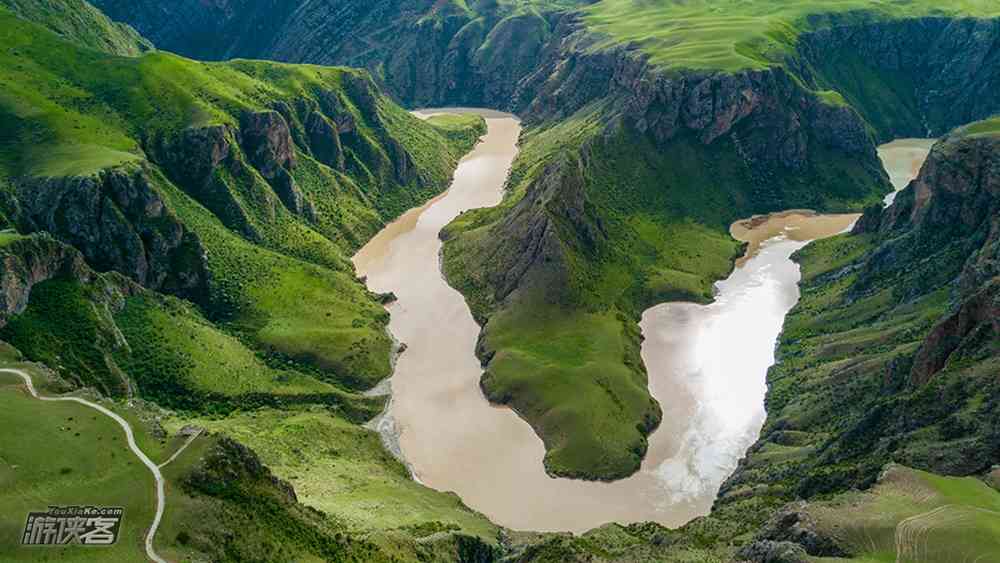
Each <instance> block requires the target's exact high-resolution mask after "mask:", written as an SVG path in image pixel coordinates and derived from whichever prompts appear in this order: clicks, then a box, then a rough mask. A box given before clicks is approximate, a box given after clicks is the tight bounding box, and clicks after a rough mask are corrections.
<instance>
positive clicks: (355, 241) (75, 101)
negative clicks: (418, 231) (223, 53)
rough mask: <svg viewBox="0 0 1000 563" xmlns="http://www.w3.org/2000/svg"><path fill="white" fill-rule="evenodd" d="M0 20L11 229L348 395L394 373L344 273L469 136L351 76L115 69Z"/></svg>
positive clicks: (157, 58)
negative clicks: (168, 298) (152, 293)
mask: <svg viewBox="0 0 1000 563" xmlns="http://www.w3.org/2000/svg"><path fill="white" fill-rule="evenodd" d="M0 18H3V19H2V22H0V23H2V25H3V27H4V29H5V34H4V37H3V42H4V47H5V48H4V50H3V52H4V53H5V56H6V57H7V58H8V59H9V60H7V61H6V63H5V64H4V65H3V68H4V69H5V71H4V72H5V76H4V80H5V82H6V83H8V84H9V88H7V90H6V91H5V93H4V96H3V98H2V113H0V120H2V123H3V133H0V146H2V152H0V176H2V178H0V182H2V187H3V188H4V189H3V192H4V194H5V195H4V198H3V199H4V201H3V212H4V215H5V217H6V218H7V220H8V221H9V224H11V225H12V226H16V227H17V228H18V229H19V230H20V231H21V232H34V231H40V230H44V231H48V232H50V233H52V234H53V235H54V236H56V237H57V238H59V239H61V240H63V241H65V242H67V243H69V244H72V245H75V246H76V247H77V248H79V249H80V250H81V252H82V253H83V254H84V256H85V257H86V258H87V260H88V262H90V263H91V265H93V266H94V267H95V268H97V269H99V270H115V271H118V272H120V273H122V274H124V275H126V276H128V277H130V278H132V279H133V280H134V281H136V282H138V283H140V284H143V285H145V286H146V287H148V288H150V289H154V290H159V291H165V292H169V293H172V294H174V295H177V296H180V297H184V298H187V299H189V300H192V301H194V302H196V303H198V304H199V305H201V306H202V307H203V308H204V311H205V313H206V314H207V316H208V317H209V318H210V319H212V320H214V321H221V322H225V323H227V325H228V326H229V328H230V329H231V330H234V331H236V332H237V333H239V334H240V336H241V337H242V338H243V339H244V340H245V341H247V342H248V343H249V344H250V345H251V346H253V347H256V348H258V349H262V350H265V351H268V352H270V353H272V354H274V355H276V356H278V357H282V358H285V359H286V360H288V361H294V362H297V363H300V364H302V365H303V366H307V367H309V369H316V370H319V371H320V372H322V373H324V374H326V377H328V378H332V379H337V380H338V381H340V382H341V383H343V384H347V385H351V386H356V387H370V386H372V385H374V383H375V382H377V381H378V380H379V379H381V378H383V377H385V376H386V375H388V373H389V356H390V348H391V341H390V339H389V337H388V335H387V334H386V333H385V330H384V327H385V323H386V315H385V312H384V311H383V310H382V307H381V305H380V303H379V302H378V300H377V298H376V296H373V295H370V294H369V293H368V292H367V291H366V290H365V289H364V287H363V285H361V284H360V283H359V282H358V281H357V280H355V279H354V275H353V268H351V266H350V264H349V261H348V259H347V256H349V255H350V254H351V253H353V252H354V251H355V250H356V249H357V248H359V247H360V245H361V244H363V243H364V241H366V240H367V238H369V237H370V236H372V235H373V234H374V233H375V232H377V231H378V229H379V228H380V227H381V226H382V225H383V224H384V223H385V221H387V220H389V219H392V218H393V217H395V216H396V215H398V214H399V213H401V212H402V211H403V210H404V209H406V208H409V207H411V206H413V205H415V204H417V203H419V202H421V201H423V200H425V199H426V198H428V197H430V196H431V195H433V194H435V193H437V192H439V191H440V190H442V189H444V187H445V186H446V185H447V183H448V181H449V178H450V173H451V170H452V169H453V167H454V166H455V165H456V163H457V161H458V158H459V156H460V155H461V154H463V152H464V151H465V150H466V149H467V148H468V147H469V146H470V145H471V143H473V142H474V141H475V133H474V129H475V127H476V126H477V125H476V124H474V123H473V122H469V123H468V125H469V127H470V130H469V133H470V134H469V135H465V136H462V135H459V136H457V137H456V136H446V135H443V134H442V132H439V131H438V130H437V129H435V128H434V126H433V125H429V124H425V123H423V122H421V121H419V120H417V119H416V118H413V117H411V116H409V115H408V114H407V113H405V112H404V111H403V110H401V109H400V108H398V107H397V106H395V105H394V104H392V103H391V102H389V101H388V100H387V99H385V98H383V97H382V96H381V95H380V94H379V93H378V91H377V89H376V87H375V86H374V84H373V83H372V82H371V80H370V79H369V78H368V77H367V76H366V75H365V74H364V73H363V72H360V71H353V70H347V69H321V68H318V67H293V66H285V65H275V64H270V63H260V62H248V61H240V62H233V63H228V64H220V65H204V64H200V63H195V62H192V61H188V60H186V59H182V58H180V57H177V56H174V55H169V54H166V53H162V52H156V53H151V54H147V55H144V56H142V57H139V58H136V59H123V58H118V57H111V56H108V55H105V54H102V53H98V52H96V51H91V50H89V49H82V48H79V47H76V46H74V45H72V44H70V43H67V42H65V41H63V40H61V39H59V38H57V37H55V36H54V35H52V34H51V33H48V32H47V31H45V30H43V29H42V28H40V27H37V26H34V25H32V24H29V23H26V22H23V21H21V20H19V19H17V18H15V17H14V16H11V15H9V14H0Z"/></svg>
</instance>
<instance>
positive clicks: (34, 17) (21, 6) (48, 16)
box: [0, 0, 153, 57]
mask: <svg viewBox="0 0 1000 563" xmlns="http://www.w3.org/2000/svg"><path fill="white" fill-rule="evenodd" d="M0 6H3V7H6V8H7V9H8V10H10V11H11V12H13V13H14V14H16V15H17V16H18V17H21V18H24V19H25V20H28V21H32V22H35V23H37V24H40V25H42V26H44V27H46V28H48V29H49V30H51V31H53V32H55V33H57V34H58V35H61V36H62V37H64V38H65V39H68V40H70V41H73V42H74V43H76V44H77V45H82V46H85V47H89V48H91V49H95V50H98V51H103V52H105V53H110V54H112V55H121V56H125V57H134V56H137V55H139V54H141V53H144V52H146V51H149V50H151V49H152V48H153V46H152V44H151V43H150V42H149V41H147V40H146V39H145V38H143V37H142V36H140V35H139V34H138V33H137V32H136V31H135V30H134V29H132V28H131V27H129V26H128V25H126V24H123V23H118V22H113V21H111V20H110V19H108V17H107V16H106V15H104V13H103V12H101V11H100V10H98V9H97V8H95V7H94V6H92V5H91V4H90V3H89V2H87V1H86V0H3V1H0Z"/></svg>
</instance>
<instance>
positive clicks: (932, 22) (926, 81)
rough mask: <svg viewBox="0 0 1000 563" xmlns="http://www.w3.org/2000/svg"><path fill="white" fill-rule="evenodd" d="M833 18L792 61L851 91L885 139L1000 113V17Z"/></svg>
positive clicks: (807, 38) (928, 133) (936, 131)
mask: <svg viewBox="0 0 1000 563" xmlns="http://www.w3.org/2000/svg"><path fill="white" fill-rule="evenodd" d="M831 19H832V21H831V22H830V25H827V26H824V27H822V28H820V29H818V30H817V31H814V32H810V33H807V34H805V35H803V36H802V37H801V38H800V40H799V44H798V51H799V57H800V59H799V60H796V61H791V62H790V64H791V66H792V67H793V68H794V69H795V71H796V73H797V74H798V75H799V76H800V77H802V78H803V79H804V80H805V81H806V83H808V84H810V85H812V86H814V87H817V88H820V89H825V88H833V89H836V90H839V91H840V92H841V93H843V94H844V95H845V96H846V97H847V98H848V101H849V102H850V103H851V104H852V105H854V107H855V108H857V109H858V110H859V111H860V112H861V113H862V115H864V116H865V119H866V120H867V121H868V122H869V123H871V124H872V126H873V127H874V128H875V129H876V131H877V132H878V135H879V138H880V140H882V141H888V140H891V139H893V138H899V137H932V136H940V135H943V134H945V133H946V132H948V131H950V130H952V129H954V128H955V127H958V126H961V125H965V124H966V123H971V122H973V121H978V120H980V119H985V118H987V117H990V116H992V115H993V114H995V113H997V112H998V111H1000V50H998V47H1000V20H996V19H983V18H946V17H924V18H910V19H904V20H897V21H873V22H868V23H859V22H858V21H856V19H855V21H848V20H847V18H843V21H840V20H841V18H836V17H833V18H831ZM859 75H860V76H865V77H867V79H866V80H857V79H856V78H852V76H855V77H856V76H859Z"/></svg>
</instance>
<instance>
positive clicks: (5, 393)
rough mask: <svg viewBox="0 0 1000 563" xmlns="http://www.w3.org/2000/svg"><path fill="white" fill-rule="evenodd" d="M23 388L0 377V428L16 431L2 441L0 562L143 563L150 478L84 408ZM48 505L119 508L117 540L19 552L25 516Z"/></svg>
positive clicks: (118, 432)
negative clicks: (41, 398) (105, 544)
mask: <svg viewBox="0 0 1000 563" xmlns="http://www.w3.org/2000/svg"><path fill="white" fill-rule="evenodd" d="M19 367H20V366H19ZM20 381H21V380H20V378H16V377H15V376H11V375H8V374H0V424H2V426H3V427H4V428H16V429H17V432H5V433H3V435H2V436H0V504H2V505H3V507H4V510H3V514H0V559H3V560H5V561H81V562H82V561H94V562H97V561H109V560H115V561H123V562H125V561H135V562H139V561H146V559H145V555H144V551H143V548H142V538H143V536H144V534H145V530H146V528H147V527H148V526H149V524H150V523H151V522H152V517H153V511H154V507H155V487H154V484H153V476H152V474H151V473H150V472H149V469H147V468H146V467H145V466H144V465H142V463H141V462H140V461H139V460H138V458H136V457H135V455H134V454H132V452H131V451H129V450H128V447H127V445H126V442H125V434H124V432H123V431H122V429H121V427H119V426H118V424H117V423H116V422H114V421H113V420H111V419H110V418H108V417H107V416H105V415H103V414H100V413H98V412H96V411H94V410H93V409H90V408H88V407H85V406H83V405H79V404H75V403H42V402H40V401H37V400H35V399H32V398H30V396H29V395H27V393H26V392H25V391H23V387H21V386H20V385H18V384H19V382H20ZM49 505H60V506H69V505H83V506H87V505H95V506H120V507H123V508H124V509H125V516H124V519H123V521H122V530H121V535H120V537H119V541H118V542H117V544H115V545H114V546H113V547H108V548H94V547H90V548H87V547H79V546H75V547H65V548H62V547H42V548H38V547H35V548H25V547H20V545H19V544H20V535H21V532H22V531H23V530H24V523H25V519H26V518H27V514H28V512H29V511H45V510H46V509H47V508H48V506H49Z"/></svg>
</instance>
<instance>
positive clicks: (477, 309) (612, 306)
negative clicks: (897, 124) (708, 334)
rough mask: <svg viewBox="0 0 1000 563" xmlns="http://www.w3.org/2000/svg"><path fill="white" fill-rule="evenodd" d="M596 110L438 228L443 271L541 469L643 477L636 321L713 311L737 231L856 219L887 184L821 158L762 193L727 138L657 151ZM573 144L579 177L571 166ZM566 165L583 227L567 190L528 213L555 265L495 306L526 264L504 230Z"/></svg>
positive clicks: (649, 423) (681, 141) (655, 412)
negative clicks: (539, 445)
mask: <svg viewBox="0 0 1000 563" xmlns="http://www.w3.org/2000/svg"><path fill="white" fill-rule="evenodd" d="M597 114H599V112H598V113H588V111H587V110H585V111H584V112H582V115H581V116H577V117H575V118H574V119H571V120H568V121H566V122H564V123H561V124H559V125H556V126H553V127H551V128H548V129H535V130H529V132H528V134H527V135H526V136H525V138H524V139H523V147H522V149H523V152H522V155H521V156H520V157H519V158H518V160H517V162H516V163H515V165H514V169H513V171H512V174H511V181H510V189H509V191H508V194H507V196H506V198H505V200H504V202H503V203H502V204H501V205H499V206H497V207H496V208H493V209H487V210H476V211H471V212H467V213H464V214H463V215H462V216H461V217H459V218H458V219H456V220H455V221H454V222H453V223H452V224H451V225H449V226H448V227H447V228H446V234H447V237H448V240H447V242H446V245H445V250H444V271H445V274H446V275H447V277H448V280H449V283H451V284H452V285H453V286H454V287H456V288H457V289H459V290H460V291H461V292H462V293H463V294H464V295H465V296H466V299H467V301H468V302H469V304H470V306H471V308H472V311H473V314H474V316H475V317H476V318H477V319H478V320H479V321H480V322H485V321H486V320H489V323H488V324H487V325H486V328H485V333H484V334H485V336H484V345H485V347H486V348H487V349H488V350H490V351H496V355H495V356H494V357H493V359H492V361H491V363H490V365H489V366H488V368H487V375H486V377H485V379H484V389H485V390H486V392H487V395H488V396H489V397H490V398H491V399H493V400H495V401H499V402H503V403H506V404H509V405H511V406H512V407H513V408H514V409H515V410H517V411H518V412H519V413H520V414H521V415H522V416H524V417H525V418H526V419H527V420H528V421H529V423H531V424H532V426H533V427H534V428H535V430H536V431H537V432H538V433H539V434H540V436H541V437H542V439H543V441H544V442H545V443H546V446H547V456H546V467H547V468H548V469H549V470H550V471H552V472H554V473H557V474H560V475H566V476H574V477H587V478H605V479H607V478H618V477H622V476H625V475H628V474H630V473H631V472H633V471H635V470H636V469H638V467H639V462H640V460H641V457H642V454H643V453H644V451H645V434H647V433H648V432H649V430H650V429H651V428H653V427H655V426H656V424H657V423H658V421H659V416H660V414H659V408H658V407H657V406H656V404H655V402H653V401H652V400H651V399H650V398H649V394H648V390H647V384H646V374H645V369H644V367H643V366H642V362H641V359H640V356H639V338H640V334H639V329H638V321H639V318H640V316H641V313H642V311H643V310H644V309H646V308H648V307H650V306H652V305H654V304H657V303H661V302H664V301H672V300H683V301H694V302H700V303H705V302H709V301H710V300H711V299H712V296H713V284H714V282H715V281H716V280H718V279H721V278H724V277H725V276H727V275H728V274H729V272H730V271H731V269H732V266H733V261H734V259H735V258H736V257H737V256H738V255H739V254H740V253H741V252H742V247H741V245H740V244H739V243H737V242H736V241H734V240H733V239H732V238H731V237H730V236H729V234H728V229H729V225H730V224H731V223H732V222H733V221H735V220H737V219H740V218H743V217H748V216H750V215H752V214H755V213H761V212H767V211H774V210H780V209H788V208H810V209H820V210H846V209H854V210H858V209H859V208H860V207H861V206H862V205H865V204H869V203H874V202H875V201H877V200H878V199H879V198H880V196H881V189H882V188H881V186H876V185H871V184H869V183H866V181H865V179H864V178H865V173H864V172H863V171H860V170H858V168H857V166H856V164H854V163H851V162H848V161H846V160H845V159H844V158H843V157H839V158H838V157H837V156H836V155H828V154H820V155H817V157H816V159H815V161H814V162H812V163H810V165H809V168H808V169H807V170H804V171H803V173H802V174H801V176H799V177H797V178H784V179H782V178H776V179H775V180H774V181H773V182H771V183H770V184H769V186H768V190H767V191H764V190H757V189H754V188H750V187H748V186H753V182H752V179H751V178H750V177H749V172H748V171H747V170H746V167H745V166H743V164H742V161H741V159H740V158H739V156H738V155H737V148H736V147H734V146H733V144H732V143H731V142H729V141H726V140H724V139H722V140H720V141H718V142H716V143H713V144H712V145H710V146H708V147H705V146H703V145H701V144H700V142H698V141H697V140H695V139H690V138H686V137H684V136H681V137H680V138H678V139H676V140H674V141H672V142H670V143H669V144H668V145H667V146H656V145H655V144H654V143H653V142H652V141H651V140H649V139H645V138H641V137H636V136H632V135H627V134H619V135H618V136H614V137H610V138H608V137H605V138H603V139H601V140H600V142H598V141H596V140H594V138H593V136H594V135H596V131H598V130H599V129H598V128H597V127H596V125H595V122H594V121H593V119H592V117H591V116H592V115H597ZM580 146H585V147H586V149H585V151H586V164H585V165H581V164H580V163H579V161H578V160H576V157H574V156H573V154H574V153H575V152H579V151H580V150H581V149H580V148H579V147H580ZM560 159H564V160H563V161H564V162H565V163H566V164H565V167H564V169H563V170H567V169H568V170H570V171H572V170H581V171H582V173H581V176H582V177H579V178H578V177H577V176H575V175H574V174H575V173H573V172H569V173H567V176H566V178H563V179H562V180H561V181H560V184H561V187H560V189H562V190H569V189H575V188H572V186H574V185H576V184H581V183H582V184H583V185H584V187H583V190H584V192H585V198H586V199H585V203H584V205H583V209H584V211H583V214H582V217H579V216H578V215H577V212H576V211H574V212H565V211H564V210H563V209H562V202H566V201H575V200H576V199H577V198H578V195H577V194H576V193H559V194H556V195H554V196H551V198H552V199H550V200H544V199H543V200H540V202H539V203H537V204H535V205H536V209H539V210H540V211H538V215H544V216H546V217H547V218H548V220H550V221H551V222H552V224H553V225H554V226H555V228H556V229H557V232H558V233H559V234H558V239H559V241H560V246H559V254H558V256H557V257H556V258H555V259H554V260H553V263H551V264H548V265H547V266H546V268H545V275H550V276H551V279H549V278H546V279H545V280H544V281H538V280H534V281H533V282H532V284H533V285H531V286H530V287H528V288H526V289H524V290H523V291H519V292H518V293H516V294H515V297H514V298H506V300H505V301H502V302H501V300H499V299H498V298H497V292H498V291H499V289H498V287H497V280H503V279H504V276H505V275H506V268H508V267H509V265H510V264H512V263H515V262H516V261H518V260H519V259H520V258H521V256H520V254H518V253H519V252H520V248H521V247H520V246H518V245H513V246H512V247H506V246H503V241H506V240H507V239H509V238H510V237H512V236H519V235H521V233H511V232H507V231H505V230H504V229H505V228H506V227H505V225H507V221H508V220H509V218H510V217H511V215H512V214H513V213H515V212H516V209H517V208H516V206H517V205H518V204H519V202H521V201H522V200H523V198H525V197H529V195H528V194H529V191H530V190H531V189H533V188H532V186H533V184H534V182H535V181H536V180H537V179H539V178H544V177H545V176H546V175H552V174H557V173H561V172H553V171H552V170H551V169H546V168H545V167H546V165H550V164H551V163H553V162H559V161H560ZM835 169H836V170H837V171H838V172H837V173H836V174H834V173H832V171H833V170H835ZM705 170H712V171H713V174H712V175H711V176H708V175H706V174H705V173H704V171H705ZM835 177H836V178H838V180H837V181H836V182H834V181H832V180H831V178H835ZM567 186H569V187H567ZM546 197H549V196H546ZM593 233H597V234H593ZM538 275H541V274H538Z"/></svg>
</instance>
